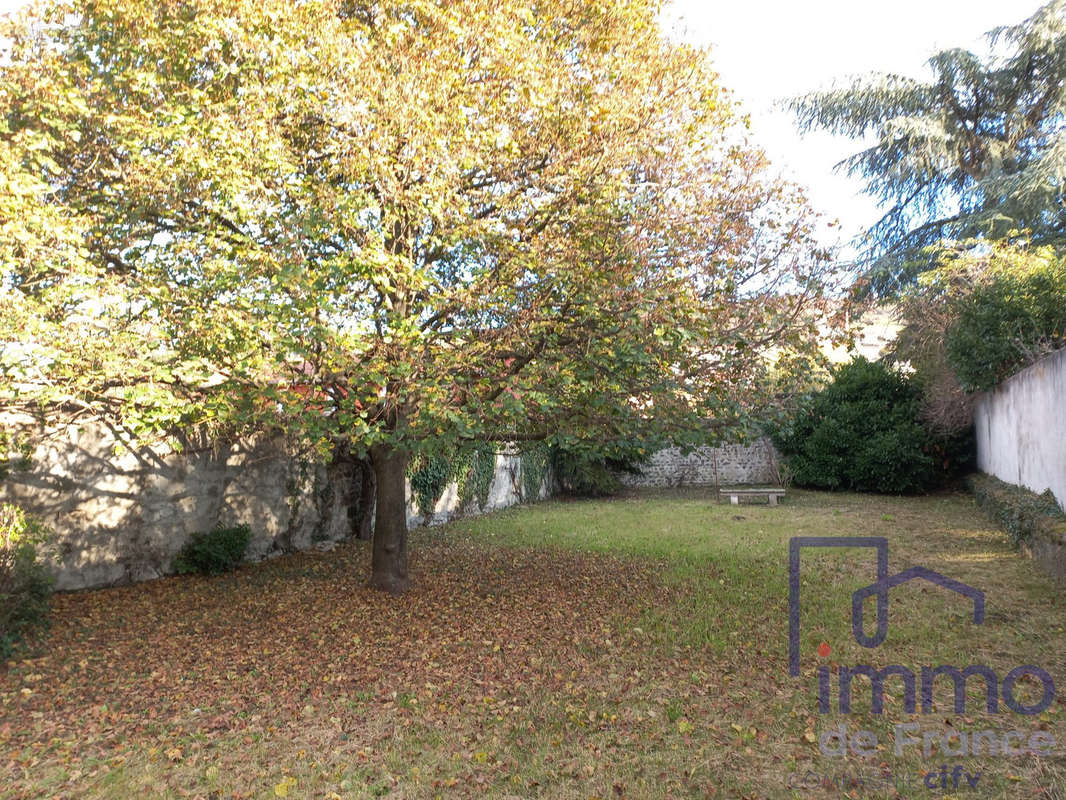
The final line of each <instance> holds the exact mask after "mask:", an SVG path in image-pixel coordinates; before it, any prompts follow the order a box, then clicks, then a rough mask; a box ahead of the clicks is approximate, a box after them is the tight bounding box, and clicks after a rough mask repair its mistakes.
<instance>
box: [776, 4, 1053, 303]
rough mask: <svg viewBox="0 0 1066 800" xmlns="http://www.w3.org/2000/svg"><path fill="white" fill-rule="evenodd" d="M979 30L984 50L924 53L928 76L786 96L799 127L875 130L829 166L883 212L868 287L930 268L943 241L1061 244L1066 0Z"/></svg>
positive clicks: (884, 78) (885, 77)
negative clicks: (854, 179)
mask: <svg viewBox="0 0 1066 800" xmlns="http://www.w3.org/2000/svg"><path fill="white" fill-rule="evenodd" d="M987 38H988V41H989V53H988V54H987V55H980V54H976V53H973V52H971V51H969V50H965V49H961V48H954V49H950V50H943V51H941V52H939V53H936V54H935V55H933V56H932V57H931V58H930V59H929V62H928V65H929V67H930V68H931V71H932V78H931V79H930V80H916V79H913V78H909V77H905V76H901V75H893V74H872V75H867V76H863V77H858V78H855V79H853V80H852V81H851V82H850V83H849V84H848V85H845V86H840V87H835V88H832V89H829V90H826V91H817V92H813V93H811V94H808V95H806V96H803V97H799V98H796V99H795V100H793V101H792V104H791V106H792V109H793V110H794V111H795V113H796V117H797V120H798V123H799V126H800V128H801V129H802V130H811V129H813V128H824V129H826V130H829V131H831V132H833V133H837V134H843V135H845V136H849V137H852V138H856V139H860V138H863V137H866V136H870V135H872V136H873V137H874V139H875V141H874V143H873V144H871V145H870V146H869V147H867V148H866V149H864V150H862V151H860V152H858V153H856V154H854V155H853V156H851V157H850V158H848V159H846V160H844V161H842V162H841V163H840V164H839V165H838V167H839V168H841V169H843V170H844V171H846V172H847V174H849V175H855V176H859V177H862V178H864V179H865V180H866V191H867V193H869V194H870V195H872V196H874V197H876V198H877V199H878V200H879V201H880V202H881V203H882V205H883V206H884V207H886V208H887V209H888V210H887V212H886V213H885V214H884V216H883V217H882V218H881V219H880V220H879V221H878V222H877V223H876V224H875V225H874V226H873V227H872V228H871V229H870V231H869V232H868V234H867V236H868V250H867V252H866V256H865V262H866V267H867V268H868V270H869V272H868V274H867V277H868V278H869V280H870V282H871V286H872V288H873V289H874V290H875V291H877V292H879V293H882V294H885V293H891V292H893V291H895V290H896V289H898V288H899V287H900V286H903V285H906V284H908V283H909V282H911V281H912V280H913V278H914V276H915V274H917V272H920V271H921V270H923V269H927V268H929V266H931V264H932V263H933V262H935V254H932V255H931V254H930V253H929V252H928V251H927V250H926V248H928V247H930V246H933V245H937V244H938V243H940V242H941V241H942V240H948V241H961V240H965V239H972V238H976V237H980V238H983V239H1005V238H1010V237H1014V236H1017V235H1018V234H1019V233H1020V232H1023V233H1024V235H1025V236H1026V237H1027V238H1029V239H1031V240H1032V241H1033V242H1034V243H1036V244H1038V245H1040V244H1052V245H1056V246H1061V245H1063V244H1064V243H1066V205H1064V202H1066V200H1064V185H1066V116H1064V115H1066V2H1064V0H1053V1H1052V2H1050V3H1048V4H1047V5H1045V6H1043V7H1042V8H1041V9H1040V10H1039V11H1037V12H1036V13H1035V14H1034V15H1033V16H1032V17H1030V18H1029V19H1027V20H1025V21H1023V22H1021V23H1020V24H1017V25H1013V26H1005V27H1000V28H996V29H995V30H993V31H990V32H989V33H988V34H987Z"/></svg>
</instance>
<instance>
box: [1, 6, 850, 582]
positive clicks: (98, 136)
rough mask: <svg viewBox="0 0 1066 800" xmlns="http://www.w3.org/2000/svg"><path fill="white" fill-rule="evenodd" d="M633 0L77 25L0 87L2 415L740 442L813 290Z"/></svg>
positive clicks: (807, 267) (799, 237)
mask: <svg viewBox="0 0 1066 800" xmlns="http://www.w3.org/2000/svg"><path fill="white" fill-rule="evenodd" d="M656 16H657V4H656V3H654V2H646V1H645V0H633V1H632V2H627V3H598V2H597V3H586V2H567V1H566V0H549V2H547V3H542V4H538V5H537V6H536V7H535V8H530V7H528V6H526V5H524V4H520V3H515V2H504V3H502V4H501V3H500V2H484V1H480V0H465V1H463V2H448V3H437V2H422V1H421V0H410V1H408V2H380V3H359V2H349V1H348V0H343V1H342V0H311V1H310V2H304V3H292V2H290V0H255V1H254V2H250V1H248V0H229V1H223V0H198V1H197V2H162V3H161V2H148V1H147V0H93V1H92V2H90V1H89V0H83V1H82V2H74V3H51V4H48V5H46V6H44V7H43V8H41V9H39V10H37V11H34V12H33V13H30V14H28V15H25V16H24V17H22V18H21V19H20V20H16V21H14V22H12V23H10V24H9V25H8V27H7V29H6V30H5V31H4V32H3V33H4V35H5V36H6V37H7V38H8V39H9V41H10V42H11V46H10V54H9V63H8V64H7V65H6V66H4V67H3V68H2V70H0V107H3V108H4V109H5V112H4V116H3V119H2V120H0V184H4V185H6V186H9V187H12V191H11V192H4V193H3V199H2V200H0V203H4V204H5V205H4V206H0V212H2V213H3V214H4V219H3V228H2V230H0V257H2V258H3V261H2V269H3V284H4V291H3V294H2V295H0V302H2V303H3V305H4V316H3V320H4V321H3V329H2V331H0V341H3V342H4V344H5V348H4V355H3V357H2V358H0V369H2V371H3V373H2V374H3V375H4V377H5V379H6V380H5V382H4V385H2V386H0V393H2V394H3V401H4V402H5V404H8V405H10V406H12V407H16V406H17V407H20V408H23V409H25V410H34V409H38V410H39V409H41V408H45V407H47V408H49V409H54V408H64V409H67V410H68V411H69V413H71V414H83V413H108V414H113V415H115V416H117V417H118V418H120V419H122V421H123V422H124V423H125V424H127V425H130V426H131V427H132V428H133V429H134V430H135V431H138V432H140V433H142V434H143V435H144V436H150V435H152V434H154V433H158V432H162V433H165V432H167V431H170V430H173V429H174V427H175V426H181V425H202V426H207V427H209V428H211V429H213V430H214V431H216V432H217V433H219V434H220V435H223V434H224V435H233V434H238V433H242V432H247V431H253V430H263V429H272V430H280V431H284V432H285V433H287V434H288V435H289V436H290V437H291V438H292V439H293V440H294V441H297V442H299V443H301V444H302V445H304V446H306V447H312V448H318V449H319V450H322V451H323V452H325V451H328V450H329V449H330V448H331V447H334V446H336V445H337V443H338V442H344V443H346V445H348V446H351V447H353V448H355V449H358V450H360V451H362V452H367V453H369V454H370V457H371V460H372V462H373V463H374V468H375V472H377V476H378V502H377V512H376V527H375V545H374V548H375V549H374V578H373V580H374V582H375V584H376V585H378V586H381V587H382V588H385V589H390V590H402V589H403V588H404V587H405V586H406V585H407V580H408V579H407V568H406V517H405V515H404V503H403V500H404V496H403V495H404V488H403V469H404V465H405V464H406V463H407V460H408V458H409V457H410V455H411V453H413V452H416V451H419V450H420V449H424V448H427V447H431V446H440V445H442V444H448V443H451V444H454V443H456V442H461V441H472V440H478V439H501V440H518V441H520V440H523V439H534V438H537V439H541V438H548V437H551V436H553V435H556V434H557V433H558V432H560V431H563V430H565V431H566V432H567V435H569V436H574V435H584V436H589V437H596V436H618V435H619V434H624V435H630V434H632V433H634V432H639V431H644V432H647V433H649V434H654V433H655V432H656V431H658V432H662V431H666V430H669V431H670V433H671V436H672V437H673V438H676V439H679V440H681V441H690V442H692V443H696V442H699V441H706V440H707V439H708V438H709V437H711V436H713V435H715V434H716V432H719V431H721V430H722V429H727V428H735V427H738V426H742V425H743V424H744V423H745V421H746V420H748V419H749V418H750V415H751V414H752V412H753V410H754V409H755V408H757V407H758V406H759V405H760V403H763V402H766V401H767V400H768V397H769V393H770V392H771V391H772V390H773V388H774V387H773V385H772V381H771V377H770V376H771V373H770V370H769V368H768V360H767V358H766V354H767V352H768V350H769V349H770V348H771V347H773V348H776V350H777V352H778V353H779V354H780V356H779V357H780V358H782V359H796V363H802V362H803V361H804V360H805V359H807V358H810V357H813V356H814V354H815V352H816V349H817V341H816V340H817V336H816V322H817V320H818V318H819V315H820V311H819V309H820V307H821V305H820V304H821V302H822V300H823V299H824V296H825V290H826V281H827V279H828V278H829V277H830V276H831V267H830V262H829V258H828V256H829V254H828V253H825V252H823V251H822V250H820V249H819V248H818V247H817V246H816V244H815V243H814V240H813V238H812V236H811V225H812V219H811V215H810V212H809V211H808V209H807V207H806V204H805V202H804V199H803V197H802V196H801V195H800V193H799V192H798V191H797V190H795V189H794V188H793V187H791V186H789V185H787V184H785V183H783V182H781V181H779V180H778V179H776V178H775V177H774V176H773V175H772V174H771V173H770V172H769V170H768V165H767V163H766V160H765V158H764V157H763V156H762V154H761V153H760V152H758V151H757V150H755V149H753V148H752V147H750V146H748V145H747V144H746V143H745V141H744V140H743V138H742V136H741V135H740V134H739V132H738V128H737V126H736V125H735V118H734V114H733V111H732V108H731V105H730V102H729V100H728V97H727V96H726V94H725V93H724V92H723V90H722V89H721V88H720V87H719V85H718V83H717V79H716V76H715V74H714V72H713V71H712V70H711V68H710V66H709V62H708V60H707V57H706V54H705V53H703V52H701V51H698V50H694V49H691V48H688V47H684V46H680V45H677V44H673V43H671V42H669V41H668V40H667V39H666V38H665V37H664V36H663V35H662V34H661V32H660V31H659V29H658V27H657V24H656Z"/></svg>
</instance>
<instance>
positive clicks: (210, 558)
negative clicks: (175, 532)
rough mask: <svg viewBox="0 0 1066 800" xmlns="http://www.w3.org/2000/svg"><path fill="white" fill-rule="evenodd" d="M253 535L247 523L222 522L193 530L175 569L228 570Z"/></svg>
mask: <svg viewBox="0 0 1066 800" xmlns="http://www.w3.org/2000/svg"><path fill="white" fill-rule="evenodd" d="M251 539H252V532H251V530H249V528H248V526H247V525H236V526H234V527H231V528H223V527H221V526H220V527H218V528H215V529H214V530H213V531H206V532H201V533H194V534H193V535H192V536H191V537H190V538H189V541H188V542H186V543H185V546H184V547H182V548H181V551H180V552H179V553H178V555H177V557H176V558H175V559H174V571H175V572H177V573H178V574H179V575H186V574H189V573H192V572H200V573H203V574H204V575H219V574H221V573H223V572H229V571H230V570H233V569H236V567H237V565H238V564H240V563H241V560H242V559H243V558H244V553H245V551H246V550H247V549H248V542H250V541H251Z"/></svg>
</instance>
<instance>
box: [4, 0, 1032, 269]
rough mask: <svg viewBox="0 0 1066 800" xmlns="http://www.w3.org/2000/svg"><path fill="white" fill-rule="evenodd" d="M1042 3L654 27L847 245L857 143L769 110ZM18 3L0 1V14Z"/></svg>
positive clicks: (901, 66) (687, 18) (685, 15)
mask: <svg viewBox="0 0 1066 800" xmlns="http://www.w3.org/2000/svg"><path fill="white" fill-rule="evenodd" d="M1044 1H1046V0H1013V2H1011V3H1004V2H1003V0H892V2H885V1H884V0H666V2H667V6H666V9H665V11H664V19H663V21H664V24H665V25H667V26H668V27H669V28H671V30H672V31H673V32H674V35H676V36H678V37H679V38H681V39H683V40H685V41H688V42H691V43H693V44H698V45H701V46H708V47H710V48H711V55H712V59H713V61H714V63H715V65H716V67H717V69H718V72H719V73H720V75H721V79H722V83H723V84H724V85H725V86H727V87H728V88H730V89H731V90H732V91H733V92H734V94H735V96H736V97H737V99H738V100H739V101H740V102H741V103H742V105H743V107H744V109H745V111H747V112H748V113H749V114H750V115H751V118H752V132H753V138H754V139H755V141H756V142H757V143H758V144H760V145H761V146H762V147H763V148H764V149H765V150H766V151H767V153H768V154H769V156H770V158H771V159H772V161H773V162H774V163H775V165H777V166H778V167H779V168H780V169H781V170H782V171H783V172H785V173H786V174H787V175H789V176H790V177H792V178H793V179H795V180H796V181H797V182H799V183H800V184H802V185H803V186H804V187H805V188H806V189H807V192H808V196H809V197H810V200H811V203H812V205H813V206H814V207H815V208H816V209H817V210H818V211H820V212H822V213H824V214H826V215H827V217H828V218H830V219H838V220H839V221H840V223H841V228H840V232H839V234H838V235H839V236H840V237H841V238H842V239H843V240H848V239H851V238H852V237H854V236H857V235H858V234H860V233H861V232H862V231H863V230H865V229H866V228H867V227H869V226H870V225H871V224H872V223H874V222H875V221H876V220H877V219H878V218H879V217H880V212H879V209H878V207H877V205H876V203H875V202H874V201H873V200H872V199H870V198H868V197H866V196H865V195H863V194H862V184H861V182H860V181H859V180H857V179H852V178H848V177H847V176H844V175H839V174H835V173H834V170H833V167H834V165H835V164H836V163H838V162H839V161H840V160H842V159H843V158H845V157H847V156H849V155H851V154H852V153H854V152H855V151H857V150H858V149H860V146H861V143H858V142H855V141H852V140H849V139H846V138H840V137H833V136H830V135H828V134H825V133H822V132H815V133H811V134H807V135H805V136H801V135H800V133H799V132H798V131H797V130H796V128H795V125H794V124H793V122H792V117H791V115H789V114H788V112H786V111H784V110H782V109H780V108H777V107H776V105H777V103H779V102H780V101H781V100H783V99H785V98H788V97H790V96H794V95H799V94H803V93H806V92H809V91H813V90H816V89H820V88H826V87H828V86H830V85H831V84H832V82H833V81H834V79H841V78H846V77H848V76H851V75H856V74H862V73H865V72H871V71H877V72H895V73H899V74H905V75H911V76H913V77H918V78H920V77H924V76H925V74H926V73H925V62H926V60H927V59H928V58H929V56H930V55H932V54H933V53H934V52H936V51H938V50H941V49H945V48H948V47H960V46H961V47H967V48H970V49H980V48H981V47H982V35H983V34H984V33H985V32H986V31H988V30H991V29H992V28H995V27H997V26H1000V25H1013V24H1016V23H1018V22H1021V21H1022V20H1023V19H1025V18H1026V17H1028V16H1030V15H1031V14H1032V13H1033V12H1034V11H1036V9H1037V8H1039V7H1040V6H1041V5H1042V4H1043V2H1044ZM24 3H25V0H0V13H4V12H7V11H10V10H12V9H15V8H17V7H18V6H21V5H24ZM826 243H827V244H828V243H830V242H828V241H827V242H826ZM848 252H850V248H849V249H846V250H845V253H848Z"/></svg>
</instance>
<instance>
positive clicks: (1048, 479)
mask: <svg viewBox="0 0 1066 800" xmlns="http://www.w3.org/2000/svg"><path fill="white" fill-rule="evenodd" d="M974 424H975V427H976V432H977V465H978V467H979V468H980V469H981V471H982V472H986V473H988V474H989V475H995V476H996V477H997V478H999V479H1000V480H1004V481H1007V482H1008V483H1013V484H1017V485H1018V486H1024V487H1025V488H1027V489H1031V490H1032V491H1034V492H1037V493H1041V492H1043V491H1045V490H1046V489H1051V491H1052V493H1053V494H1054V495H1055V498H1056V499H1057V500H1058V501H1059V505H1060V506H1062V507H1063V508H1066V349H1064V350H1059V351H1058V352H1056V353H1052V354H1051V355H1050V356H1048V357H1047V358H1044V359H1042V360H1040V361H1038V362H1037V363H1035V364H1033V365H1032V366H1031V367H1028V368H1026V369H1024V370H1022V371H1021V372H1019V373H1018V374H1017V375H1014V376H1013V377H1011V378H1009V379H1008V380H1006V381H1004V382H1003V383H1002V384H1001V385H1000V386H998V387H996V388H995V389H994V390H992V391H990V392H988V393H986V394H985V395H984V396H983V397H982V398H981V399H980V401H979V402H978V404H977V411H976V414H975V419H974Z"/></svg>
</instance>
